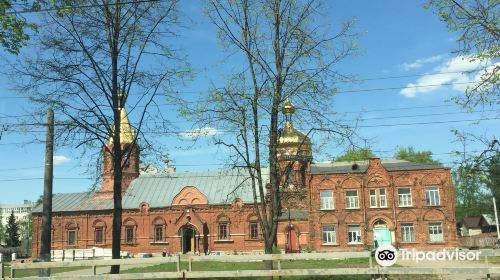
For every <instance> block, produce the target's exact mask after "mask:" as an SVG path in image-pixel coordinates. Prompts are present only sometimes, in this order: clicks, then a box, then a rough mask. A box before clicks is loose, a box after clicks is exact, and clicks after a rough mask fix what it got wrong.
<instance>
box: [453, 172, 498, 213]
mask: <svg viewBox="0 0 500 280" xmlns="http://www.w3.org/2000/svg"><path fill="white" fill-rule="evenodd" d="M452 178H453V185H454V187H455V202H456V203H455V204H456V206H455V213H456V220H457V221H461V220H462V218H463V217H471V216H480V215H482V214H488V213H492V209H493V206H492V202H491V198H490V193H489V191H488V189H487V187H486V185H485V184H484V177H483V176H480V175H479V174H477V173H474V172H471V169H470V168H469V167H466V166H465V167H464V166H462V167H459V168H457V169H456V170H454V171H453V172H452Z"/></svg>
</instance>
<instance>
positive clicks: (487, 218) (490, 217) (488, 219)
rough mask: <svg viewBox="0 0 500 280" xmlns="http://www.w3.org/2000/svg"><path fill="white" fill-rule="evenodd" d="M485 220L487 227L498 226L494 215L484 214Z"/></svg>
mask: <svg viewBox="0 0 500 280" xmlns="http://www.w3.org/2000/svg"><path fill="white" fill-rule="evenodd" d="M482 216H483V219H484V221H485V222H486V225H488V226H496V225H497V223H496V221H495V215H492V214H483V215H482Z"/></svg>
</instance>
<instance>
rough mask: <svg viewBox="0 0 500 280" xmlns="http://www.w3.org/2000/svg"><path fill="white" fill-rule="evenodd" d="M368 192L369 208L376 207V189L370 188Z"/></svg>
mask: <svg viewBox="0 0 500 280" xmlns="http://www.w3.org/2000/svg"><path fill="white" fill-rule="evenodd" d="M369 194H370V208H377V206H378V205H377V190H376V189H370V190H369Z"/></svg>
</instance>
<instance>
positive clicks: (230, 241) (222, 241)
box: [214, 239, 234, 243]
mask: <svg viewBox="0 0 500 280" xmlns="http://www.w3.org/2000/svg"><path fill="white" fill-rule="evenodd" d="M214 243H234V240H225V239H220V240H214Z"/></svg>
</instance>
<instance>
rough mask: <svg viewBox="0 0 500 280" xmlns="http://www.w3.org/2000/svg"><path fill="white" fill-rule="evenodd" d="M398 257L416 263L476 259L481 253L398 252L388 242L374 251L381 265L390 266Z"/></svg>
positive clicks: (444, 250) (405, 250) (456, 251)
mask: <svg viewBox="0 0 500 280" xmlns="http://www.w3.org/2000/svg"><path fill="white" fill-rule="evenodd" d="M398 254H399V258H400V260H402V261H409V260H411V261H415V262H416V263H418V262H420V261H424V260H427V261H451V260H455V261H478V260H479V256H480V255H481V252H480V251H475V252H471V251H460V250H458V249H455V250H446V249H443V250H441V251H428V252H426V251H417V250H415V249H411V250H407V249H402V250H401V251H400V252H398V251H397V250H396V248H394V246H392V245H390V244H385V245H382V246H380V247H378V248H377V250H376V251H375V260H376V261H377V263H378V264H379V265H381V266H391V265H393V264H395V263H396V261H397V260H398Z"/></svg>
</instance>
